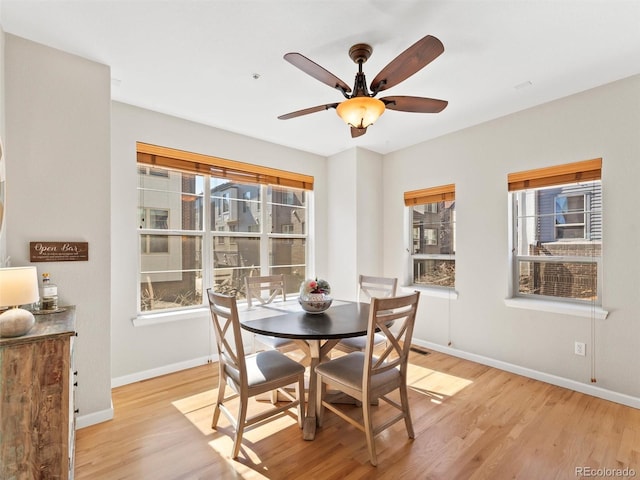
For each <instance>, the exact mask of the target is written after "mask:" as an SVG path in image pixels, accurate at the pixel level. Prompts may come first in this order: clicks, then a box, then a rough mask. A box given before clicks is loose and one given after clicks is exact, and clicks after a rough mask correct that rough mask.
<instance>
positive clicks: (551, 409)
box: [75, 352, 640, 480]
mask: <svg viewBox="0 0 640 480" xmlns="http://www.w3.org/2000/svg"><path fill="white" fill-rule="evenodd" d="M217 382H218V379H217V364H216V363H214V364H210V365H204V366H202V367H197V368H193V369H190V370H185V371H182V372H178V373H174V374H170V375H165V376H162V377H158V378H154V379H151V380H146V381H142V382H138V383H135V384H131V385H126V386H123V387H119V388H115V389H114V390H113V405H114V410H115V415H114V419H113V420H111V421H108V422H104V423H101V424H98V425H94V426H91V427H87V428H83V429H80V430H78V432H77V442H76V468H75V478H76V479H77V480H85V479H87V480H101V479H107V480H115V479H135V480H147V479H150V480H163V479H169V480H178V479H211V480H223V479H252V480H253V479H287V480H289V479H298V478H299V479H322V480H332V479H336V480H342V479H345V480H350V479H372V478H379V479H389V480H400V479H403V480H407V479H409V480H410V479H443V480H453V479H464V480H466V479H491V480H499V479H511V478H518V479H533V480H548V479H576V478H640V410H636V409H633V408H629V407H625V406H622V405H619V404H616V403H612V402H609V401H606V400H602V399H598V398H595V397H591V396H589V395H584V394H581V393H577V392H574V391H571V390H567V389H564V388H560V387H556V386H552V385H549V384H547V383H543V382H539V381H536V380H531V379H528V378H525V377H521V376H518V375H514V374H511V373H507V372H504V371H501V370H497V369H495V368H491V367H487V366H484V365H480V364H477V363H473V362H470V361H467V360H462V359H459V358H456V357H451V356H448V355H444V354H441V353H437V352H432V353H430V354H428V355H424V354H420V353H416V352H412V357H411V369H410V373H409V384H410V393H409V396H410V401H411V411H412V415H413V424H414V429H415V434H416V437H415V439H414V440H409V439H408V438H407V436H406V431H405V429H404V424H403V422H399V423H397V424H395V425H394V426H393V427H391V428H390V429H388V430H386V431H385V432H383V433H382V434H380V435H379V436H378V437H376V445H377V450H378V467H372V466H371V465H370V464H369V462H368V456H367V448H366V442H365V438H364V434H363V433H362V432H360V431H359V430H356V429H355V428H353V427H352V426H350V425H349V424H347V423H346V422H344V421H343V420H341V419H339V418H338V417H337V416H336V415H334V414H332V413H331V412H328V411H327V412H326V414H325V424H324V426H323V427H322V428H319V429H318V432H317V435H316V438H315V440H314V441H304V440H303V439H302V432H301V430H300V429H299V428H298V426H297V424H296V422H295V420H294V417H293V414H292V415H284V416H283V417H282V418H279V419H277V420H275V421H272V422H270V423H266V424H264V425H261V426H258V427H257V428H254V429H252V430H249V431H248V432H245V436H244V441H243V446H242V450H241V453H240V456H239V457H238V459H237V460H232V459H230V458H229V454H230V451H231V445H232V440H231V435H232V431H231V429H230V427H229V423H228V422H227V421H226V419H225V418H224V417H223V416H221V428H220V429H219V430H217V431H216V430H212V429H211V415H212V413H213V402H214V398H215V393H216V389H217ZM250 406H252V407H253V408H254V409H260V408H263V407H264V406H265V402H260V401H257V402H256V401H253V402H252V403H251V404H250ZM344 408H346V409H352V410H353V412H356V413H357V411H358V410H357V408H356V407H355V406H349V405H346V406H344ZM378 410H380V412H379V415H380V416H384V413H385V407H384V403H383V402H381V406H380V407H378ZM253 411H255V410H253Z"/></svg>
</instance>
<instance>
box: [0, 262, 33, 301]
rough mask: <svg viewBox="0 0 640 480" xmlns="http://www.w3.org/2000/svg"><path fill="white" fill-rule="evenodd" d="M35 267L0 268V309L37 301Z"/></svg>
mask: <svg viewBox="0 0 640 480" xmlns="http://www.w3.org/2000/svg"><path fill="white" fill-rule="evenodd" d="M38 298H40V295H39V293H38V272H37V270H36V267H14V268H0V307H15V306H18V305H26V304H29V303H34V302H36V301H38Z"/></svg>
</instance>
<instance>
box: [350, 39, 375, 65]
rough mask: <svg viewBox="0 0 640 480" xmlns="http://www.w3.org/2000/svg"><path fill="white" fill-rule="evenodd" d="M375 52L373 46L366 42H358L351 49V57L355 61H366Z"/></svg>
mask: <svg viewBox="0 0 640 480" xmlns="http://www.w3.org/2000/svg"><path fill="white" fill-rule="evenodd" d="M372 53H373V47H372V46H371V45H367V44H366V43H358V44H356V45H354V46H353V47H351V48H350V49H349V57H351V60H353V61H354V62H355V63H364V62H366V61H367V60H369V57H370V56H371V54H372Z"/></svg>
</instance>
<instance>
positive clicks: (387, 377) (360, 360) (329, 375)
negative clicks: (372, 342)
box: [316, 352, 402, 391]
mask: <svg viewBox="0 0 640 480" xmlns="http://www.w3.org/2000/svg"><path fill="white" fill-rule="evenodd" d="M374 358H375V357H374ZM316 372H317V373H318V375H322V376H323V377H325V379H326V380H328V381H330V382H332V383H335V384H341V385H344V386H346V387H350V388H355V389H358V388H362V378H363V375H364V353H363V352H353V353H349V354H348V355H345V356H343V357H340V358H336V359H335V360H332V361H330V362H326V363H321V364H320V365H318V366H317V367H316ZM394 379H397V381H398V382H400V381H401V379H402V378H401V376H400V369H398V368H393V369H391V370H387V371H386V372H382V373H380V374H379V375H374V376H372V377H371V390H373V391H375V390H376V389H377V388H378V387H381V386H383V385H386V386H388V385H390V384H395V383H396V382H395V381H394Z"/></svg>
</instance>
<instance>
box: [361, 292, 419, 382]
mask: <svg viewBox="0 0 640 480" xmlns="http://www.w3.org/2000/svg"><path fill="white" fill-rule="evenodd" d="M419 298H420V292H414V293H412V294H410V295H403V296H397V297H389V298H376V297H374V298H372V299H371V307H370V311H369V325H368V330H367V344H366V349H365V366H364V371H365V375H364V376H363V389H366V388H368V387H369V385H370V384H371V379H372V377H374V376H375V375H379V374H381V373H383V372H386V371H388V370H390V369H392V368H399V370H400V373H401V374H402V376H403V377H405V378H406V369H407V363H408V359H409V350H410V348H411V340H412V337H413V327H414V325H415V320H416V312H417V309H418V300H419ZM376 330H378V333H382V334H383V335H384V336H385V337H386V338H387V342H386V347H385V349H384V350H383V351H382V352H379V351H378V352H376V355H375V357H374V355H373V353H374V344H375V334H376Z"/></svg>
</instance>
